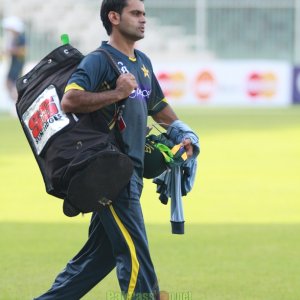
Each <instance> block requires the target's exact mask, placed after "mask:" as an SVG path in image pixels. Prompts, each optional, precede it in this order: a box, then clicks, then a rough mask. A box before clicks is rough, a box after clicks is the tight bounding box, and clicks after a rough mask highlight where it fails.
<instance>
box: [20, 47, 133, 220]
mask: <svg viewBox="0 0 300 300" xmlns="http://www.w3.org/2000/svg"><path fill="white" fill-rule="evenodd" d="M96 51H101V52H102V53H103V54H104V55H106V58H107V59H108V61H109V63H110V65H111V67H112V68H114V70H115V72H116V75H117V76H118V75H120V70H119V69H118V66H117V64H116V63H115V62H114V60H113V58H112V57H111V55H110V54H109V53H108V52H107V51H105V50H104V49H101V48H99V49H97V50H96ZM83 57H84V56H83V55H82V54H81V53H80V52H79V51H78V50H77V49H76V48H74V47H72V46H71V45H70V44H66V45H63V46H60V47H58V48H56V49H54V50H53V51H52V52H51V53H49V54H48V55H47V56H46V57H44V58H43V59H42V60H41V61H40V62H39V63H38V64H37V65H36V66H35V67H34V68H33V69H32V70H31V71H30V72H28V73H27V74H26V75H24V76H23V77H21V78H19V79H18V81H17V91H18V100H17V103H16V110H17V114H18V118H19V120H20V123H21V125H22V128H23V130H24V133H25V135H26V137H27V140H28V142H29V144H30V146H31V149H32V152H33V154H34V157H35V159H36V161H37V163H38V166H39V168H40V171H41V174H42V176H43V180H44V183H45V188H46V191H47V193H48V194H50V195H53V196H55V197H58V198H61V199H64V206H63V209H64V213H65V214H66V215H68V216H75V215H77V214H79V213H80V212H82V213H88V212H93V211H98V210H99V209H101V208H103V206H105V205H109V204H111V203H112V202H113V201H115V200H116V199H117V198H118V195H119V194H120V192H121V191H122V189H124V188H125V186H126V185H127V184H128V182H129V180H130V177H131V175H132V172H133V164H132V161H131V160H130V158H129V157H128V156H127V155H125V154H124V153H122V151H121V150H120V146H122V141H120V139H118V143H117V139H116V138H115V134H114V132H116V128H114V129H113V130H110V129H109V128H108V126H107V123H106V121H105V120H104V118H103V116H102V113H101V111H97V112H94V113H88V114H78V115H75V114H70V113H67V114H66V113H64V112H63V111H62V109H61V106H60V101H61V99H62V96H63V93H64V89H65V87H66V84H67V82H68V80H69V78H70V76H71V75H72V73H73V72H74V71H75V69H76V68H77V66H78V64H79V63H80V62H81V60H82V59H83ZM117 76H116V77H117ZM124 105H125V104H124V101H123V102H121V103H120V104H118V106H117V107H118V109H117V111H118V112H121V110H122V109H123V108H124ZM116 118H117V115H116ZM118 136H120V135H118Z"/></svg>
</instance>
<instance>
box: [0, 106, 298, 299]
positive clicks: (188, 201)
mask: <svg viewBox="0 0 300 300" xmlns="http://www.w3.org/2000/svg"><path fill="white" fill-rule="evenodd" d="M177 113H178V115H179V117H180V118H181V119H182V120H184V121H186V122H187V123H189V124H190V125H191V127H192V128H194V129H195V130H196V131H197V132H198V134H199V136H200V140H201V155H200V156H199V159H198V174H197V179H196V183H195V187H194V189H193V191H192V192H191V193H190V194H188V196H187V197H185V198H184V211H185V220H186V233H185V235H183V236H176V235H172V234H171V233H170V224H169V219H170V207H169V206H163V205H162V204H161V203H160V202H159V200H158V196H157V194H156V193H155V186H154V185H153V184H152V183H151V181H150V180H146V181H145V187H144V192H143V197H142V205H143V210H144V217H145V221H146V226H147V230H148V235H149V243H150V248H151V252H152V258H153V261H154V263H155V266H156V270H157V274H158V277H159V281H160V286H161V288H162V289H164V290H168V291H169V292H171V296H172V297H171V299H173V300H175V299H176V300H183V299H189V300H190V299H193V300H298V299H300V287H299V282H300V239H299V232H300V139H299V136H300V108H296V107H294V108H289V109H267V108H263V109H248V110H246V109H215V108H214V109H208V108H206V109H204V108H195V109H194V108H193V109H177ZM0 136H1V145H0V178H1V180H0V199H1V200H0V234H1V246H0V267H1V273H0V300H26V299H32V298H33V297H34V296H38V295H39V294H41V293H42V292H44V291H45V290H46V289H48V288H49V287H50V285H51V283H52V281H53V279H54V278H55V276H56V275H57V273H58V272H59V271H60V270H61V269H62V268H63V267H64V266H65V263H66V262H67V260H69V259H70V258H72V256H74V255H75V254H76V253H77V251H78V250H79V249H80V248H81V246H82V245H83V243H84V242H85V240H86V236H87V228H88V223H89V217H90V216H89V215H86V216H84V217H82V216H80V217H76V218H74V219H70V218H67V217H65V216H64V215H63V213H62V210H61V204H62V203H61V201H60V200H59V199H55V198H53V197H50V196H48V195H47V194H46V193H45V191H44V186H43V181H42V178H41V176H40V174H39V170H38V168H37V165H36V163H35V161H34V158H33V155H32V154H31V152H30V149H29V146H28V145H27V142H26V140H25V137H24V135H23V133H22V130H21V128H20V125H19V123H18V121H17V120H16V119H13V118H10V117H8V116H6V115H0ZM110 291H114V292H118V291H119V288H118V282H117V280H116V275H115V271H113V272H112V273H111V274H110V275H109V276H108V277H107V278H105V280H104V281H103V282H101V283H100V284H98V285H97V286H96V287H95V288H94V289H93V290H92V291H91V292H90V293H89V294H88V295H86V296H85V297H84V298H83V299H85V300H102V299H111V298H109V295H110V293H109V292H110Z"/></svg>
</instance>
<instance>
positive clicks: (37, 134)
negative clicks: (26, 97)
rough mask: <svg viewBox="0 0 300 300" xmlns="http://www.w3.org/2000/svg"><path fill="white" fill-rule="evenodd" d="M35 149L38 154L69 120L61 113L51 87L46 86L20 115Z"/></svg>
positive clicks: (53, 89) (56, 97) (55, 94)
mask: <svg viewBox="0 0 300 300" xmlns="http://www.w3.org/2000/svg"><path fill="white" fill-rule="evenodd" d="M22 119H23V122H24V124H25V126H26V127H27V130H28V132H29V133H30V137H31V140H32V145H33V146H34V147H35V150H36V153H37V154H40V153H41V152H42V150H43V149H44V147H45V146H46V144H47V143H48V141H49V140H50V138H52V137H53V136H54V135H55V134H57V133H58V132H59V131H61V130H62V129H63V128H64V127H66V126H67V125H68V124H69V123H70V120H69V118H68V116H67V115H66V114H65V113H64V112H63V111H62V109H61V107H60V101H59V98H58V95H57V92H56V89H55V87H54V86H53V85H50V86H48V87H47V88H46V89H45V90H44V91H43V92H42V93H41V94H40V95H39V96H38V97H37V98H36V99H35V100H34V101H33V102H32V103H31V105H30V106H29V107H28V108H27V110H26V111H25V112H24V113H23V115H22Z"/></svg>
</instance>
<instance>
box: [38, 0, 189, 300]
mask: <svg viewBox="0 0 300 300" xmlns="http://www.w3.org/2000/svg"><path fill="white" fill-rule="evenodd" d="M101 20H102V22H103V25H104V27H105V29H106V31H107V33H108V35H109V41H108V42H103V43H102V46H101V47H102V48H104V49H106V50H107V51H109V52H110V54H111V55H112V56H113V58H114V59H115V61H116V62H117V64H118V65H119V67H120V69H121V70H122V73H123V74H122V75H121V76H119V77H118V78H117V76H116V74H115V73H114V71H113V69H112V68H111V67H110V64H109V63H108V62H107V60H106V58H105V56H104V55H103V54H102V53H97V52H93V53H91V54H89V55H87V56H86V57H85V58H84V59H83V61H82V62H81V64H80V65H79V67H78V69H77V71H75V73H74V74H73V75H72V77H71V79H70V80H69V83H68V85H67V87H66V92H65V95H64V97H63V99H62V102H61V104H62V108H63V109H64V111H65V112H72V113H91V112H94V111H97V110H100V109H101V110H102V111H103V113H104V115H105V116H106V117H107V122H108V124H109V125H112V123H113V116H114V114H115V109H116V103H117V102H118V101H121V100H122V99H126V98H127V100H126V107H125V110H124V112H123V119H124V121H122V123H123V124H122V126H123V127H126V128H125V129H124V130H123V131H122V132H121V135H122V139H123V142H124V151H125V153H126V154H127V155H128V156H129V157H130V158H131V159H132V161H133V163H134V174H133V176H132V178H131V180H130V183H129V184H128V187H127V188H126V189H124V191H123V192H122V194H121V195H120V197H119V199H118V200H117V201H116V202H114V204H113V205H110V206H109V207H106V208H104V209H103V210H102V211H101V212H99V213H94V214H93V215H92V219H91V224H90V228H89V238H88V241H87V242H86V244H85V245H84V247H83V248H82V249H81V251H80V252H79V253H78V254H77V255H76V256H75V257H74V258H73V259H72V260H71V261H69V263H68V264H67V266H66V268H65V269H64V270H63V271H62V272H61V273H60V274H59V275H58V276H57V278H56V280H55V282H54V283H53V285H52V287H51V289H50V290H49V291H48V292H46V293H45V294H44V295H42V296H40V297H39V298H37V299H40V300H47V299H53V300H54V299H55V300H60V299H61V300H76V299H80V298H81V297H83V296H84V295H85V294H86V293H87V292H88V291H89V290H90V289H92V288H93V287H94V286H95V285H96V284H97V283H99V282H100V281H101V280H102V279H103V278H104V277H105V276H106V275H107V274H108V273H110V272H111V270H112V269H113V268H114V267H116V268H117V277H118V280H119V285H120V288H121V292H122V294H123V296H124V299H128V300H129V299H165V298H163V297H164V296H161V295H160V292H159V286H158V280H157V277H156V274H155V270H154V267H153V264H152V261H151V257H150V253H149V247H148V241H147V236H146V231H145V225H144V220H143V215H142V210H141V205H140V196H141V193H142V186H143V180H142V178H143V160H144V146H145V133H146V125H147V116H148V115H151V116H152V117H153V119H154V120H155V121H157V122H158V123H162V124H166V126H167V125H168V124H172V123H174V121H177V116H176V114H175V113H174V112H173V110H172V109H171V107H170V106H169V105H168V104H167V101H166V99H165V98H164V95H163V93H162V90H161V88H160V86H159V84H158V81H157V79H156V77H155V75H154V73H153V69H152V65H151V62H150V60H149V58H148V57H147V56H146V55H145V54H143V53H142V52H141V51H138V50H136V49H135V48H134V46H135V42H136V41H138V40H140V39H142V38H143V37H144V32H145V24H146V17H145V8H144V2H143V1H142V0H104V1H103V2H102V7H101ZM99 86H101V88H100V92H99ZM183 143H184V145H185V148H186V151H187V153H188V155H189V156H192V154H193V145H192V144H191V141H190V140H189V139H186V140H184V141H183ZM91 180H93V179H92V178H91Z"/></svg>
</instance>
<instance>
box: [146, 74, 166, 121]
mask: <svg viewBox="0 0 300 300" xmlns="http://www.w3.org/2000/svg"><path fill="white" fill-rule="evenodd" d="M151 69H152V68H151ZM151 73H152V78H151V85H152V86H151V97H150V99H149V105H148V115H149V116H153V115H155V114H157V113H158V112H160V111H161V110H162V109H164V108H165V107H166V106H167V105H168V101H167V99H166V98H165V96H164V93H163V91H162V89H161V87H160V85H159V82H158V80H157V78H156V76H155V74H154V72H153V69H152V72H151Z"/></svg>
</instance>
